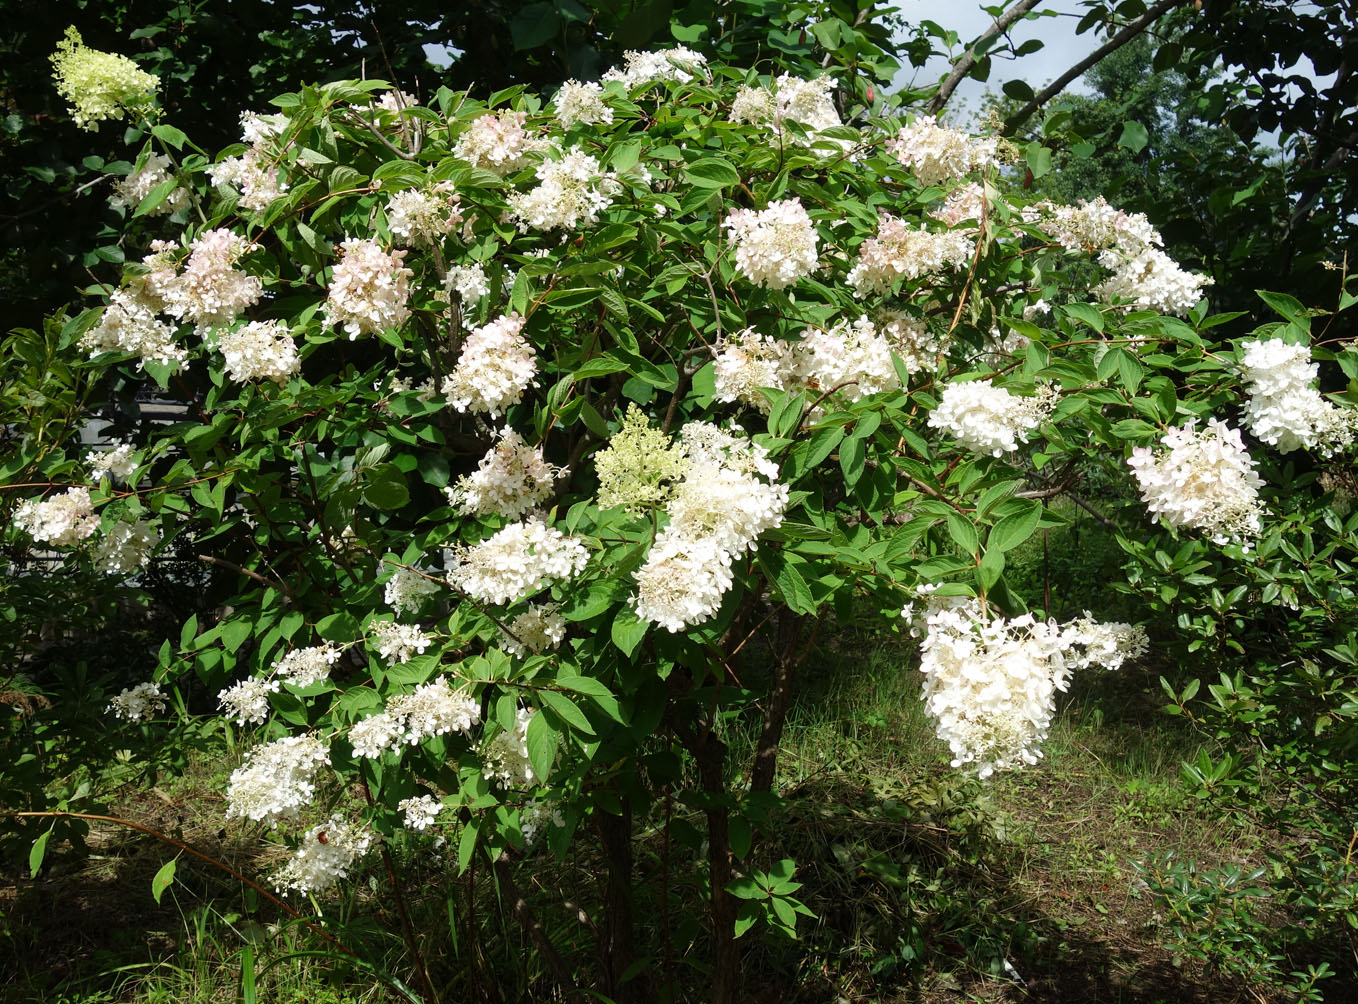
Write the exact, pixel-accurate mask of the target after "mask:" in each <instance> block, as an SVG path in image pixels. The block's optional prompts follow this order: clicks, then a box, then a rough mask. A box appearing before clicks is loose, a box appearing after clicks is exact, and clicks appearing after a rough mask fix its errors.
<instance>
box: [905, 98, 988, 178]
mask: <svg viewBox="0 0 1358 1004" xmlns="http://www.w3.org/2000/svg"><path fill="white" fill-rule="evenodd" d="M997 146H998V142H997V141H996V140H995V139H994V138H990V139H984V140H974V139H973V138H972V137H970V136H968V135H967V134H966V133H964V132H962V131H961V130H958V129H948V128H946V127H944V126H940V125H939V124H938V119H937V118H936V117H935V116H933V115H925V116H921V117H920V118H918V119H916V120H915V121H914V122H912V123H910V124H909V125H908V126H905V127H903V128H902V129H901V130H900V132H898V133H897V134H896V137H895V138H894V139H889V140H887V143H886V148H887V152H888V153H891V154H893V155H894V156H895V157H896V159H897V160H899V161H900V162H901V163H902V164H904V165H906V166H907V167H910V168H913V169H914V171H915V177H917V178H918V179H919V183H920V184H921V185H923V186H925V187H926V188H928V187H929V186H930V185H937V184H940V183H942V182H945V181H951V180H952V179H954V178H960V177H962V176H964V175H966V174H970V173H971V172H972V171H976V170H979V169H981V168H983V167H987V166H989V165H991V164H993V163H995V155H996V148H997Z"/></svg>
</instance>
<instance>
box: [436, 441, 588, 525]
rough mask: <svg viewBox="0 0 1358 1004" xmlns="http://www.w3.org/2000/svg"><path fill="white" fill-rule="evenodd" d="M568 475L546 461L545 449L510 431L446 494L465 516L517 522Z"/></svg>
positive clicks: (452, 504) (446, 490)
mask: <svg viewBox="0 0 1358 1004" xmlns="http://www.w3.org/2000/svg"><path fill="white" fill-rule="evenodd" d="M565 473H566V472H565V470H563V469H562V468H560V467H557V466H555V465H553V464H549V463H547V461H546V460H544V459H543V457H542V447H541V446H529V445H528V444H527V443H525V442H524V441H523V437H521V436H520V435H519V434H518V433H517V432H515V431H514V430H513V429H510V428H506V429H505V430H504V431H503V432H502V433H501V434H500V441H499V442H498V443H496V444H495V445H494V446H492V447H491V448H490V450H489V451H487V453H486V455H485V456H484V457H482V458H481V463H480V465H479V466H478V467H477V469H476V470H475V471H474V472H472V473H471V474H467V475H464V476H463V477H461V478H459V479H458V482H457V484H455V485H452V486H450V487H448V488H445V489H444V490H443V491H444V493H445V494H446V495H447V496H448V504H449V505H451V506H453V507H454V508H456V509H457V510H458V512H460V513H462V514H463V515H467V516H471V515H475V516H489V515H492V514H496V513H498V514H499V515H501V516H505V517H507V518H509V519H516V518H517V517H519V516H522V515H523V514H524V513H526V512H528V511H529V510H530V509H532V508H533V507H534V506H536V505H537V504H538V503H539V502H541V501H543V500H544V499H545V498H547V497H548V496H549V495H551V494H552V485H553V483H554V482H555V480H556V479H557V478H558V477H560V476H561V475H563V474H565Z"/></svg>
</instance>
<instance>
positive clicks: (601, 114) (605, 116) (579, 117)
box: [552, 80, 613, 129]
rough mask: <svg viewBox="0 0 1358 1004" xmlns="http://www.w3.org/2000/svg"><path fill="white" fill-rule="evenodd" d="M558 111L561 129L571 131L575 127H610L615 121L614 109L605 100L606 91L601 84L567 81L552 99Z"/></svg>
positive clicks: (553, 105)
mask: <svg viewBox="0 0 1358 1004" xmlns="http://www.w3.org/2000/svg"><path fill="white" fill-rule="evenodd" d="M552 107H554V108H555V109H556V120H557V121H558V122H560V123H561V128H563V129H569V128H571V127H572V126H575V125H609V124H611V123H612V121H613V109H612V108H610V107H609V106H608V102H606V101H605V100H604V89H603V87H601V86H600V85H599V84H596V83H593V82H589V83H584V84H582V83H580V82H579V81H578V80H567V81H566V82H565V83H564V84H562V85H561V89H560V90H558V91H557V92H556V97H554V98H553V99H552Z"/></svg>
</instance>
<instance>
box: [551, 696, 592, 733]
mask: <svg viewBox="0 0 1358 1004" xmlns="http://www.w3.org/2000/svg"><path fill="white" fill-rule="evenodd" d="M538 697H539V698H541V699H542V703H543V706H544V707H546V708H550V709H551V710H552V711H553V712H555V713H556V715H557V717H559V718H560V719H561V720H562V721H564V722H565V723H566V724H567V725H569V726H570V727H571V728H573V729H579V730H580V731H581V732H584V733H585V734H586V735H591V736H592V735H594V726H593V725H591V724H590V723H589V719H588V718H586V717H585V714H584V712H582V711H581V710H580V709H579V708H577V707H576V706H575V703H574V702H573V701H572V700H571V699H570V698H569V697H567V696H566V695H565V694H562V693H558V692H557V691H555V690H539V691H538Z"/></svg>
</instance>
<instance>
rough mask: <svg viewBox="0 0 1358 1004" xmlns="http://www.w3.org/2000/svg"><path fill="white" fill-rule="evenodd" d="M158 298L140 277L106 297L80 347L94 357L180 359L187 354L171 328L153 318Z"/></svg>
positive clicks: (166, 360)
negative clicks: (125, 355) (105, 354)
mask: <svg viewBox="0 0 1358 1004" xmlns="http://www.w3.org/2000/svg"><path fill="white" fill-rule="evenodd" d="M160 307H161V301H160V298H159V297H157V296H155V295H154V294H153V293H151V291H150V290H149V289H148V288H147V284H146V283H145V281H143V280H141V279H140V278H138V279H134V280H133V282H132V283H131V284H130V285H128V286H126V287H125V288H123V289H120V290H117V291H116V292H114V293H113V295H112V296H110V297H109V304H108V306H107V307H105V308H104V314H103V316H102V317H101V318H100V319H99V323H98V324H96V325H95V326H94V327H92V328H90V329H89V330H88V331H86V332H85V333H84V334H83V335H82V336H81V337H80V347H81V348H82V349H84V350H85V351H87V352H88V353H89V354H90V358H91V359H92V358H94V357H95V356H97V355H99V354H100V353H101V352H127V353H130V354H132V355H134V356H138V357H139V360H138V366H140V365H142V364H143V363H145V362H147V361H148V360H149V361H151V362H158V363H161V364H163V365H166V366H168V365H170V364H171V363H176V362H182V361H183V360H184V359H187V358H188V353H187V352H186V351H185V350H184V349H183V348H182V347H181V346H179V345H176V344H175V341H174V328H173V327H172V326H171V325H169V324H167V323H166V322H165V321H162V320H160V319H159V318H158V317H156V313H157V311H159V310H160Z"/></svg>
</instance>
